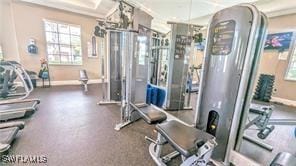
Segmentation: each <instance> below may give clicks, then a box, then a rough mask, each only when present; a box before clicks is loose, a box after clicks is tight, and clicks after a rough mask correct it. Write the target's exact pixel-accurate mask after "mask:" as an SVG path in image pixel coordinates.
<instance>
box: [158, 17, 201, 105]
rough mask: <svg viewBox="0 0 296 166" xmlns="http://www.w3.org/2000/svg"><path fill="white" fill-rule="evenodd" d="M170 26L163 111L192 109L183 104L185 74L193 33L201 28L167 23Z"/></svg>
mask: <svg viewBox="0 0 296 166" xmlns="http://www.w3.org/2000/svg"><path fill="white" fill-rule="evenodd" d="M168 24H170V25H171V45H170V50H169V52H170V53H169V57H168V72H167V82H166V100H165V104H164V106H163V107H164V109H165V110H172V111H173V110H186V109H192V108H191V107H190V106H187V105H186V103H185V95H186V86H187V72H188V68H189V59H190V54H191V53H192V43H193V38H192V36H193V32H194V31H195V30H196V29H199V28H201V26H198V25H193V24H185V23H175V22H168Z"/></svg>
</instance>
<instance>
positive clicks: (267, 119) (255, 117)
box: [244, 103, 296, 151]
mask: <svg viewBox="0 0 296 166" xmlns="http://www.w3.org/2000/svg"><path fill="white" fill-rule="evenodd" d="M273 110H274V106H273V105H270V104H263V103H251V105H250V109H249V111H250V113H249V118H248V119H249V121H248V122H247V124H246V126H245V129H246V130H247V129H249V128H250V127H251V126H255V127H256V130H258V133H257V137H258V138H259V139H260V140H258V139H256V138H253V137H250V136H248V135H246V134H244V139H246V140H247V141H249V142H252V143H254V144H256V145H258V146H260V147H262V148H264V149H266V150H269V151H272V150H273V147H272V146H271V145H269V144H266V143H264V142H262V141H261V140H264V139H266V138H267V137H268V136H269V134H270V133H272V131H274V129H275V126H277V125H288V126H291V125H294V126H295V125H296V119H273V118H271V116H272V113H273Z"/></svg>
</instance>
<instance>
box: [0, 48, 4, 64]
mask: <svg viewBox="0 0 296 166" xmlns="http://www.w3.org/2000/svg"><path fill="white" fill-rule="evenodd" d="M2 60H4V53H3V47H2V45H1V44H0V61H2Z"/></svg>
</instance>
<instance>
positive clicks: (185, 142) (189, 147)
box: [156, 120, 214, 157]
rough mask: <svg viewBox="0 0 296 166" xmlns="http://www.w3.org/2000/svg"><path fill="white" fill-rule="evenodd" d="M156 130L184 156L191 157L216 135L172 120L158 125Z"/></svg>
mask: <svg viewBox="0 0 296 166" xmlns="http://www.w3.org/2000/svg"><path fill="white" fill-rule="evenodd" d="M156 130H157V131H158V132H159V133H160V134H161V135H162V136H163V137H164V138H165V139H166V140H167V141H168V142H169V143H170V144H171V145H172V146H173V147H174V148H175V149H176V150H177V151H178V152H180V153H181V154H182V155H183V156H185V157H190V156H192V155H194V154H196V153H197V151H198V148H199V147H201V146H202V145H203V144H205V143H206V142H207V141H208V140H211V139H214V137H213V136H212V135H210V134H208V133H206V132H203V131H201V130H199V129H196V128H194V127H190V126H186V125H184V124H183V123H181V122H178V121H175V120H171V121H168V122H164V123H161V124H158V125H156Z"/></svg>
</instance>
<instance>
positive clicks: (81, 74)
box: [79, 69, 88, 92]
mask: <svg viewBox="0 0 296 166" xmlns="http://www.w3.org/2000/svg"><path fill="white" fill-rule="evenodd" d="M79 81H80V82H81V84H82V85H83V87H84V92H87V91H88V88H87V82H88V75H87V72H86V70H85V69H82V70H79Z"/></svg>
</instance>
